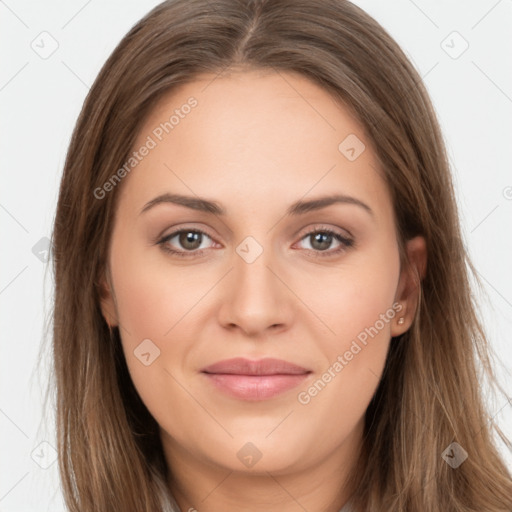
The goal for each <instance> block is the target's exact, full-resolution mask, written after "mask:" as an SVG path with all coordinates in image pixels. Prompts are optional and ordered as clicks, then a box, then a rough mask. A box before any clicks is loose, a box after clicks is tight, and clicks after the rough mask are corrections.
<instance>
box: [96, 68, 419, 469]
mask: <svg viewBox="0 0 512 512" xmlns="http://www.w3.org/2000/svg"><path fill="white" fill-rule="evenodd" d="M214 78H215V76H214V75H201V76H200V77H198V78H197V80H195V81H194V82H193V83H190V84H187V85H184V86H182V87H181V88H180V89H178V90H175V91H173V92H172V94H170V95H168V96H167V97H165V98H164V99H163V100H162V101H161V102H160V103H159V104H158V105H157V107H156V108H155V109H154V110H153V111H152V112H151V115H150V116H149V117H148V119H147V120H146V122H145V124H144V126H143V127H142V129H141V131H140V134H139V137H138V140H137V142H136V144H135V145H134V147H133V148H132V150H133V151H136V152H137V156H133V158H134V160H133V161H132V162H131V163H132V165H133V167H132V168H131V170H130V171H129V173H126V176H125V177H123V180H122V182H121V183H120V184H119V185H117V186H118V187H120V188H119V190H116V191H115V193H119V197H118V206H117V211H116V216H115V222H114V229H113V233H112V238H111V245H110V254H109V265H110V279H109V281H108V283H107V284H106V285H105V286H106V288H107V295H106V296H105V299H104V300H103V302H102V308H103V312H104V316H105V318H106V319H107V321H108V322H109V323H110V324H111V325H118V326H119V328H120V333H121V338H122V345H123V350H124V353H125V356H126V361H127V365H128V368H129V371H130V374H131V377H132V379H133V382H134V384H135V387H136V389H137V390H138V392H139V394H140V396H141V398H142V400H143V401H144V403H145V404H146V406H147V408H148V409H149V411H150V412H151V414H152V415H153V416H154V418H155V419H156V421H157V422H158V423H159V425H160V427H161V433H162V439H163V442H164V445H165V449H166V454H167V456H168V458H169V459H170V460H178V458H179V454H180V453H181V454H184V453H186V454H187V456H188V457H191V458H196V459H200V460H203V461H205V462H206V463H208V464H210V465H213V466H221V467H223V468H225V469H232V470H237V471H253V470H252V466H254V467H255V470H261V471H272V472H274V474H279V473H283V474H284V473H286V472H290V471H301V470H305V469H308V468H310V467H312V466H313V465H315V464H317V463H318V462H320V461H322V460H326V459H327V458H329V457H333V456H336V454H338V458H339V459H340V460H341V459H342V454H343V453H344V452H343V450H345V453H346V449H347V446H348V444H352V445H354V446H355V445H356V444H357V443H356V441H357V439H360V436H361V433H362V425H363V417H364V413H365V410H366V408H367V406H368V404H369V402H370V400H371V398H372V396H373V394H374V392H375V390H376V388H377V385H378V382H379V379H380V377H381V374H382V371H383V367H384V362H385V359H386V354H387V351H388V348H389V344H390V339H391V337H392V336H396V335H398V334H400V333H402V332H404V331H405V330H406V329H407V328H408V327H409V325H410V322H411V319H412V312H411V307H412V306H411V303H410V300H409V298H408V297H407V296H406V295H405V292H406V290H407V278H406V276H404V273H403V272H401V268H400V259H399V251H398V244H397V239H396V226H395V223H394V216H393V205H392V202H391V198H390V193H389V190H388V188H387V185H386V183H385V181H384V180H383V178H382V175H381V172H380V170H379V166H378V163H377V160H376V157H375V155H374V151H373V149H372V144H371V141H370V140H369V139H368V138H367V136H366V135H365V132H364V130H363V128H362V126H361V125H360V124H359V123H358V121H357V120H356V119H355V118H354V117H353V116H352V115H351V114H350V112H349V111H348V110H347V109H346V108H344V107H343V106H341V105H339V104H337V103H335V101H334V100H333V99H332V97H331V96H330V95H329V94H328V93H327V92H326V91H324V90H323V89H321V88H319V87H318V86H316V85H314V84H313V83H312V82H310V81H308V80H307V79H306V78H304V77H302V76H300V75H296V74H293V73H281V74H274V73H269V72H267V73H263V72H259V71H250V72H249V71H243V72H242V71H239V72H233V73H231V74H230V75H227V76H223V77H217V78H215V79H214ZM144 147H145V148H146V149H143V148H144ZM135 159H136V160H135ZM108 193H114V192H108ZM178 196H183V197H178ZM334 197H336V198H337V199H338V200H337V201H323V200H324V198H334ZM398 302H400V304H398ZM400 317H405V321H404V322H402V321H401V322H400V323H398V319H399V318H400ZM233 358H242V360H238V361H234V362H233V361H231V362H229V361H228V362H226V363H223V362H225V361H226V360H230V359H233ZM267 358H271V359H273V360H280V361H278V362H276V361H269V360H268V359H267ZM265 359H267V361H264V360H265ZM217 363H219V364H217ZM254 461H256V462H254Z"/></svg>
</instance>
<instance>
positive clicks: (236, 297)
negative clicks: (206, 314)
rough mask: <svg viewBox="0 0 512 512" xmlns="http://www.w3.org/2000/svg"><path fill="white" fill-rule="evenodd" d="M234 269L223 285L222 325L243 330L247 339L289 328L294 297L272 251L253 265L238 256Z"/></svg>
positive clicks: (259, 257) (235, 255) (220, 313)
mask: <svg viewBox="0 0 512 512" xmlns="http://www.w3.org/2000/svg"><path fill="white" fill-rule="evenodd" d="M240 254H242V255H243V253H242V252H241V253H240ZM233 267H234V268H233V270H232V271H231V272H230V273H229V275H228V276H227V279H226V280H225V282H224V284H223V285H222V286H223V288H222V294H221V300H222V304H221V307H220V309H219V321H220V323H221V325H223V326H224V327H225V328H228V329H231V330H233V329H236V328H239V329H241V330H242V331H243V332H244V333H245V334H246V335H247V336H260V335H261V336H264V335H265V334H267V333H268V332H270V331H272V332H273V333H275V332H277V330H279V329H286V328H287V327H289V325H290V323H291V319H292V314H293V305H292V300H293V299H292V297H293V294H292V293H291V292H290V290H289V289H288V288H287V285H286V278H285V276H282V275H281V274H283V272H282V271H280V268H281V267H280V266H279V265H278V263H277V261H276V258H273V257H272V256H271V250H270V249H269V250H266V249H265V250H263V252H262V253H261V254H260V255H259V256H258V257H257V258H256V259H255V260H254V261H252V262H251V259H244V257H243V256H240V255H239V254H238V253H235V254H234V255H233Z"/></svg>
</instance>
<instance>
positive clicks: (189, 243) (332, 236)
mask: <svg viewBox="0 0 512 512" xmlns="http://www.w3.org/2000/svg"><path fill="white" fill-rule="evenodd" d="M205 237H206V238H209V239H210V240H213V239H212V237H210V236H209V235H208V234H207V233H206V232H205V231H202V230H200V229H191V228H190V229H187V228H185V229H183V228H182V229H179V230H176V231H173V232H172V233H170V234H168V235H166V236H164V237H163V238H162V239H160V240H159V241H158V244H159V245H161V246H162V249H163V250H165V251H166V252H168V253H171V254H175V255H176V256H182V257H193V256H199V255H202V254H203V252H204V250H205V249H208V248H209V247H208V246H204V245H203V242H204V238H205ZM174 239H176V240H175V242H173V240H174ZM302 240H309V241H310V248H307V247H306V250H307V251H310V252H312V253H313V254H314V255H315V256H320V257H324V256H333V255H337V254H339V253H341V252H343V251H345V250H346V249H347V248H349V247H352V246H353V245H354V240H353V239H351V238H348V237H347V236H345V235H342V234H341V233H338V232H337V231H334V230H333V229H329V228H318V227H317V228H315V229H313V230H311V231H309V232H307V233H306V234H305V235H304V236H303V237H302V238H301V240H300V241H302ZM333 242H337V243H338V244H339V246H338V247H337V248H336V249H334V250H328V249H329V248H330V247H331V246H332V244H333ZM176 244H178V245H179V247H178V248H177V249H176V248H175V247H176Z"/></svg>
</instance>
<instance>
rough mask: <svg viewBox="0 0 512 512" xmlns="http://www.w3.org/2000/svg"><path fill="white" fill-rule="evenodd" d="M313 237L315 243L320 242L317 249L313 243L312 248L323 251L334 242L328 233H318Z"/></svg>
mask: <svg viewBox="0 0 512 512" xmlns="http://www.w3.org/2000/svg"><path fill="white" fill-rule="evenodd" d="M311 236H312V237H313V240H314V242H319V246H317V247H315V243H312V244H311V246H312V247H313V248H315V249H318V250H320V251H323V250H325V249H328V248H329V246H330V245H331V242H332V235H329V234H328V233H316V234H314V235H311Z"/></svg>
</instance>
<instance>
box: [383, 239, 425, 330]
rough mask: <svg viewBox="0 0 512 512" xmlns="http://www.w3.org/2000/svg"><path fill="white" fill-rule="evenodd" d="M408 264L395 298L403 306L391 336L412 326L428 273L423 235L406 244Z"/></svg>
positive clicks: (403, 270) (402, 272)
mask: <svg viewBox="0 0 512 512" xmlns="http://www.w3.org/2000/svg"><path fill="white" fill-rule="evenodd" d="M405 251H406V257H407V261H408V264H406V265H404V268H402V271H401V274H400V280H399V283H398V287H397V292H396V296H395V300H396V301H398V302H399V303H400V305H401V306H402V308H401V310H400V312H399V314H398V315H397V316H396V318H395V321H394V323H393V325H392V327H391V336H399V335H400V334H403V333H404V332H406V331H407V330H408V329H409V327H410V326H411V324H412V322H413V319H414V316H415V313H416V309H417V308H418V301H419V294H420V289H421V281H422V280H423V279H424V277H425V275H426V273H427V244H426V241H425V238H424V237H423V236H416V237H414V238H411V239H410V240H408V241H407V242H406V244H405Z"/></svg>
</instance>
